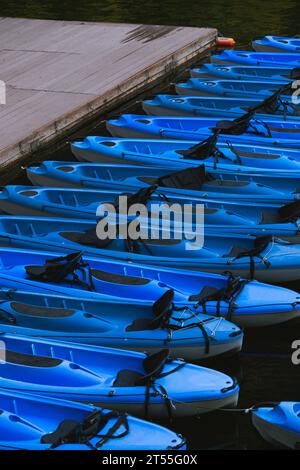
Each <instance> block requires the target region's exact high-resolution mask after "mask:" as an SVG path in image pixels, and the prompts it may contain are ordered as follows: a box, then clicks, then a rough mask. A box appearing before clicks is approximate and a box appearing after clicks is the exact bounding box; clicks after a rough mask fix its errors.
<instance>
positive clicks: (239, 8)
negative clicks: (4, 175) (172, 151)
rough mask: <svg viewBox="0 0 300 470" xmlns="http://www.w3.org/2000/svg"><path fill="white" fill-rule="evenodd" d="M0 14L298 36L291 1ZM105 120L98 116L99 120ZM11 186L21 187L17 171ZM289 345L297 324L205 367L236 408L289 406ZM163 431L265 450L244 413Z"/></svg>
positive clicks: (16, 9)
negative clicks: (232, 383) (233, 384)
mask: <svg viewBox="0 0 300 470" xmlns="http://www.w3.org/2000/svg"><path fill="white" fill-rule="evenodd" d="M141 3H142V4H143V5H142V8H141ZM0 10H1V15H2V16H19V17H31V18H45V19H46V18H47V19H65V20H78V21H118V22H130V23H145V24H151V23H152V24H166V25H186V26H212V27H216V28H218V29H219V30H220V31H221V32H222V33H223V34H225V35H229V36H233V37H235V38H236V39H237V40H238V45H239V46H240V48H243V47H248V45H249V41H250V40H251V39H252V38H254V37H258V36H261V35H265V34H282V35H293V34H296V33H299V20H298V17H299V15H298V13H299V2H298V1H297V0H287V1H285V2H284V3H283V2H261V1H256V0H244V1H243V2H241V0H234V1H231V2H227V3H226V2H224V1H223V0H214V1H205V2H195V1H194V0H186V1H185V2H182V1H180V0H164V1H160V0H148V1H147V2H136V1H133V0H118V1H112V0H103V1H101V2H95V1H92V0H86V1H85V2H82V1H81V0H80V1H79V0H72V1H71V0H64V1H63V2H62V1H58V0H51V1H48V2H44V1H42V0H40V1H38V0H31V1H30V2H25V3H23V2H19V1H16V0H15V1H11V0H8V1H5V2H4V0H0ZM245 12H246V15H247V16H246V17H245ZM160 91H161V90H160ZM124 111H127V112H132V113H141V108H140V105H137V104H135V103H133V104H132V103H131V104H129V105H127V107H126V109H124V108H122V109H119V110H118V112H119V113H121V112H124ZM115 114H116V113H115ZM106 117H107V116H101V119H102V120H104V119H105V118H106ZM109 117H111V115H110V116H109ZM87 133H89V134H102V135H107V133H106V130H105V127H104V125H103V124H101V125H100V124H99V123H96V124H95V125H92V126H90V127H89V128H88V129H83V130H82V131H81V132H79V133H77V134H76V135H75V136H74V137H75V138H80V137H82V136H84V135H86V134H87ZM49 159H59V160H74V159H73V157H72V155H71V152H70V150H69V148H68V146H66V147H65V148H63V149H62V150H60V151H59V153H58V154H55V155H50V156H49ZM14 183H16V184H27V183H28V181H27V180H26V176H25V172H23V173H22V174H21V175H20V176H19V177H18V178H17V179H15V181H14ZM286 287H289V288H291V289H294V290H297V291H300V286H299V285H297V284H295V283H294V284H290V285H288V286H286ZM295 339H299V340H300V325H299V324H298V325H297V324H293V325H290V326H288V325H286V326H278V327H276V328H275V327H274V328H268V329H261V330H253V331H249V332H246V335H245V345H244V348H243V352H242V353H241V354H240V355H239V356H236V357H233V358H226V359H225V358H224V359H219V360H213V361H209V362H207V364H205V365H208V366H209V367H213V368H215V369H217V370H220V371H223V372H225V373H228V374H231V375H233V376H235V377H236V378H237V379H238V381H239V383H240V386H241V393H240V400H239V405H238V406H239V407H240V408H247V407H250V406H251V405H253V404H255V403H260V402H264V401H280V400H294V401H296V400H299V397H300V380H299V377H300V375H299V371H300V366H295V365H293V364H292V361H291V353H292V350H291V344H292V342H293V341H294V340H295ZM166 424H167V425H169V424H168V423H166ZM169 426H170V427H172V428H173V429H175V430H176V431H177V432H180V433H182V434H183V435H185V436H186V437H187V438H188V442H189V447H190V448H192V449H196V448H198V449H208V448H209V449H223V448H229V449H268V448H269V446H268V444H266V443H264V442H263V441H262V440H261V439H260V437H259V436H258V434H257V433H256V432H255V430H254V429H253V427H252V426H251V417H250V415H249V414H244V413H236V412H232V411H226V412H225V411H224V412H222V411H220V412H214V413H209V414H207V415H203V416H201V417H200V418H189V419H180V420H176V422H175V423H172V424H171V425H169Z"/></svg>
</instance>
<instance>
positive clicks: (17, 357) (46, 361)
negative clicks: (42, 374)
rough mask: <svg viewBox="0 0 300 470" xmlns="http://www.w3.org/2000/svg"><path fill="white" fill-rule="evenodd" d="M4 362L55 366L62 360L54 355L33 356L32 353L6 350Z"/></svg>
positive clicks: (32, 365) (31, 365) (34, 365)
mask: <svg viewBox="0 0 300 470" xmlns="http://www.w3.org/2000/svg"><path fill="white" fill-rule="evenodd" d="M5 360H6V362H9V363H12V364H18V365H22V366H29V367H57V366H59V364H61V363H62V362H63V361H62V359H56V358H54V357H45V356H34V355H32V354H24V353H18V352H15V351H8V350H6V353H5Z"/></svg>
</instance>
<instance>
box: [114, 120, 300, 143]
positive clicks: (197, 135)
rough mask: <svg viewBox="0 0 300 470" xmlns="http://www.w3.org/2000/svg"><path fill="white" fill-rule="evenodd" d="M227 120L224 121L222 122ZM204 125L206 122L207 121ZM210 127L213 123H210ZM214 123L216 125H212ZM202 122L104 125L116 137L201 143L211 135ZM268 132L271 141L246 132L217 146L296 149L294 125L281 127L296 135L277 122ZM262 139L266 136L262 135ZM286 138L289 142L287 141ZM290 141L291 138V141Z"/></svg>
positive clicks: (225, 137) (222, 136)
mask: <svg viewBox="0 0 300 470" xmlns="http://www.w3.org/2000/svg"><path fill="white" fill-rule="evenodd" d="M225 119H226V118H225ZM202 122H203V123H205V122H208V121H206V119H204V120H203V121H202ZM211 122H212V127H213V122H214V121H213V119H211ZM215 122H216V121H215ZM199 123H201V118H180V117H173V116H158V117H155V116H147V118H145V117H144V116H140V115H135V114H123V115H122V116H121V117H119V118H117V119H111V120H109V121H107V124H106V125H107V129H108V130H109V132H110V133H111V134H112V135H114V136H116V137H131V138H133V137H135V138H149V137H153V138H156V139H157V138H159V137H160V138H165V139H183V140H195V141H197V142H201V141H203V140H204V139H207V138H208V137H211V135H212V134H213V131H212V127H199V125H198V124H199ZM267 124H268V125H269V127H270V128H271V135H272V137H262V136H261V135H258V134H256V132H255V131H253V132H250V130H249V131H248V132H246V133H245V134H241V135H232V134H219V142H225V143H226V142H227V141H228V140H229V141H230V142H231V143H232V144H233V145H235V144H247V143H248V145H261V146H269V147H284V148H289V149H299V148H300V139H299V132H298V129H297V124H295V125H294V124H292V123H282V126H284V125H286V128H287V129H293V126H296V127H294V128H296V132H293V131H292V132H291V134H290V133H289V132H284V130H282V129H280V131H279V132H278V129H279V126H280V124H279V122H278V123H277V122H276V127H275V131H273V130H272V128H273V122H269V123H267ZM264 135H266V134H265V133H264ZM287 137H289V138H287ZM291 137H293V138H291Z"/></svg>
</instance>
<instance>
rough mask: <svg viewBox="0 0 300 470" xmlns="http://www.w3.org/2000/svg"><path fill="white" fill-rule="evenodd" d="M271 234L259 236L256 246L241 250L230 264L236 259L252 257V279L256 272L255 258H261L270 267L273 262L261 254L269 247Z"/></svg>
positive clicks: (255, 242)
mask: <svg viewBox="0 0 300 470" xmlns="http://www.w3.org/2000/svg"><path fill="white" fill-rule="evenodd" d="M272 239H273V238H272V237H271V236H266V237H257V238H256V239H255V241H254V247H253V248H251V249H250V250H241V251H240V253H237V254H236V255H235V256H234V257H233V258H232V259H231V260H230V262H229V263H228V264H232V263H233V262H234V261H235V260H236V259H240V258H244V257H248V256H249V258H250V279H253V278H254V273H255V260H254V258H255V257H257V258H260V259H261V260H262V262H263V263H264V265H265V266H266V267H267V268H269V267H270V265H271V263H270V261H269V260H267V259H266V258H263V257H262V256H261V253H262V252H263V251H264V250H265V249H266V248H267V247H268V245H269V243H270V241H272Z"/></svg>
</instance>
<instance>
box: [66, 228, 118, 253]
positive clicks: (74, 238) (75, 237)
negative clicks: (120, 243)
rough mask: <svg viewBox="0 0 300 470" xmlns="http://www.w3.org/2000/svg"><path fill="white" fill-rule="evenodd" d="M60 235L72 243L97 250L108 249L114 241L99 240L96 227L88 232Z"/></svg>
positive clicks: (107, 239)
mask: <svg viewBox="0 0 300 470" xmlns="http://www.w3.org/2000/svg"><path fill="white" fill-rule="evenodd" d="M59 235H60V236H61V237H62V238H66V239H67V240H70V241H71V242H74V243H79V244H81V245H88V246H92V247H95V248H106V247H107V246H108V245H109V244H110V243H111V241H112V240H110V239H109V238H106V239H105V240H101V239H100V238H98V237H97V234H96V230H95V228H94V227H93V228H92V229H89V230H87V231H86V232H60V233H59Z"/></svg>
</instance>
